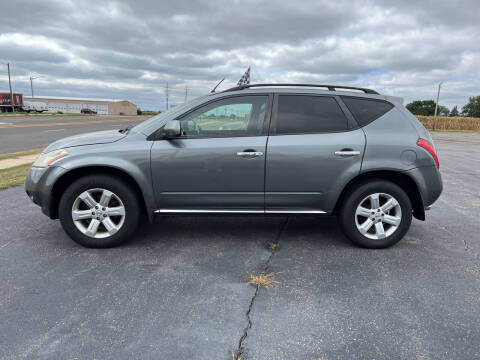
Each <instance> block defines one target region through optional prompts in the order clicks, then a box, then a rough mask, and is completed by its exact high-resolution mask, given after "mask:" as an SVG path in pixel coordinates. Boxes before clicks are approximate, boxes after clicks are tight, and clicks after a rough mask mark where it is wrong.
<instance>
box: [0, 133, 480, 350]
mask: <svg viewBox="0 0 480 360" xmlns="http://www.w3.org/2000/svg"><path fill="white" fill-rule="evenodd" d="M435 137H436V144H437V148H438V151H439V157H440V164H441V170H442V175H443V179H444V185H445V190H444V193H443V195H442V197H441V198H440V199H439V201H438V202H437V203H436V204H435V206H434V207H433V208H432V210H431V211H429V213H428V214H427V221H426V222H421V221H417V220H414V221H413V224H412V227H411V230H410V231H409V233H408V234H407V236H406V237H405V238H404V239H403V241H401V242H400V243H399V244H397V245H396V246H394V247H392V248H389V249H385V250H365V249H359V248H356V247H353V246H352V245H350V243H349V242H348V241H347V240H346V239H345V238H344V237H343V235H342V234H341V233H340V231H339V229H338V228H337V224H336V220H335V218H330V217H326V218H321V219H314V218H289V219H288V221H287V219H286V218H263V217H262V218H246V217H245V218H244V217H231V218H216V217H198V218H193V217H184V218H161V219H159V220H158V221H157V223H156V224H153V225H149V224H147V223H145V224H144V225H143V226H142V227H141V228H140V230H139V233H138V235H137V236H136V237H135V238H134V239H132V241H131V242H130V243H129V244H128V245H125V246H123V247H120V248H116V249H106V250H93V249H85V248H82V247H80V246H77V245H76V244H75V243H73V242H72V241H71V240H69V239H68V238H67V236H66V235H65V234H64V233H63V231H62V229H61V227H60V224H59V222H58V221H51V220H49V219H47V218H46V217H45V216H44V215H42V214H41V213H40V209H39V208H38V207H37V206H36V205H34V204H32V203H31V202H30V201H29V199H28V198H27V197H26V195H25V194H24V192H23V189H22V188H14V189H10V190H6V191H0V203H1V204H2V206H1V207H0V359H21V358H28V359H60V358H62V359H67V358H68V359H84V358H89V359H94V358H96V359H132V358H135V359H231V358H232V355H231V353H232V351H234V350H235V349H237V348H238V344H239V341H240V339H241V338H242V336H243V335H244V334H245V328H246V327H247V324H248V319H250V321H251V327H250V328H249V329H248V331H247V332H246V338H245V339H244V341H243V343H242V344H243V346H244V353H243V358H244V359H478V358H480V296H479V294H480V261H479V260H480V235H479V234H480V222H479V221H478V214H479V212H480V195H479V192H478V188H479V184H480V135H475V134H460V135H457V134H440V135H436V136H435ZM270 241H278V243H279V248H278V249H277V251H276V252H275V253H273V254H272V253H271V252H270V250H268V249H267V248H266V246H265V243H268V242H270ZM265 270H266V271H267V272H270V271H271V272H274V273H275V279H276V281H278V283H276V284H275V285H274V286H273V287H271V288H268V289H265V288H260V289H259V291H258V292H257V293H256V291H255V287H253V286H252V285H249V284H248V283H247V279H248V275H249V274H255V273H259V272H261V271H265ZM249 309H250V312H249V315H248V318H247V315H246V313H247V311H248V310H249Z"/></svg>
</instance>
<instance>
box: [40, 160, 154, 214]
mask: <svg viewBox="0 0 480 360" xmlns="http://www.w3.org/2000/svg"><path fill="white" fill-rule="evenodd" d="M100 174H101V175H110V176H114V177H115V178H120V179H122V180H123V181H125V182H126V183H127V184H128V185H130V186H131V187H132V189H134V191H135V193H136V195H137V196H138V199H139V201H140V208H141V209H142V212H144V213H145V214H147V215H148V217H149V219H150V220H152V218H153V215H152V212H151V211H148V208H149V206H148V204H147V202H146V199H145V196H144V195H143V191H142V189H141V187H140V185H139V184H138V182H137V181H136V180H135V179H134V178H133V176H131V175H130V174H128V173H127V172H126V171H124V170H122V169H119V168H116V167H112V166H98V165H93V166H85V167H79V168H74V169H72V170H70V171H68V172H66V173H65V174H63V175H62V176H61V177H59V178H58V179H57V181H56V182H55V184H54V185H53V187H52V192H51V201H50V204H49V206H50V209H49V210H50V217H51V218H52V219H58V216H59V204H60V198H61V197H62V194H63V193H64V191H65V190H66V188H67V187H68V186H69V185H70V184H71V183H72V182H73V181H75V180H77V179H79V178H81V177H84V176H88V175H100Z"/></svg>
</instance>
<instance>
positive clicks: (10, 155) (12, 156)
mask: <svg viewBox="0 0 480 360" xmlns="http://www.w3.org/2000/svg"><path fill="white" fill-rule="evenodd" d="M41 152H42V149H30V150H25V151H19V152H14V153H7V154H0V160H6V159H17V158H19V157H20V156H25V155H34V154H40V153H41Z"/></svg>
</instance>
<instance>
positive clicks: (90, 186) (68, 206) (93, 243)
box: [59, 175, 140, 248]
mask: <svg viewBox="0 0 480 360" xmlns="http://www.w3.org/2000/svg"><path fill="white" fill-rule="evenodd" d="M139 214H140V206H139V201H138V198H137V196H136V195H135V192H134V191H132V190H131V189H130V187H129V186H128V184H127V183H125V182H123V181H121V180H119V179H116V178H113V177H110V176H107V175H90V176H85V177H82V178H80V179H78V180H77V181H75V182H74V183H73V184H72V185H70V186H69V187H68V188H67V189H66V190H65V192H64V193H63V195H62V198H61V199H60V206H59V215H60V222H61V224H62V227H63V229H64V230H65V232H66V233H67V234H68V235H69V236H70V237H71V238H72V239H73V240H74V241H75V242H77V243H78V244H80V245H83V246H86V247H93V248H107V247H113V246H117V245H120V244H121V243H123V242H125V241H127V240H129V239H130V237H131V236H132V235H133V233H134V232H135V229H136V228H137V224H138V221H139Z"/></svg>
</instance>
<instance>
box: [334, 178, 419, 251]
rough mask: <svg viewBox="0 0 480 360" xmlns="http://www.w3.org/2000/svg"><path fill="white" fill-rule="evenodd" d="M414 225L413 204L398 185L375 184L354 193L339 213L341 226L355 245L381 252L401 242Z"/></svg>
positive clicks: (359, 187) (370, 183) (360, 187)
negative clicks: (412, 223)
mask: <svg viewBox="0 0 480 360" xmlns="http://www.w3.org/2000/svg"><path fill="white" fill-rule="evenodd" d="M411 222H412V204H411V202H410V199H409V197H408V195H407V194H406V193H405V191H404V190H403V189H402V188H400V187H399V186H398V185H396V184H394V183H391V182H389V181H385V180H373V181H369V182H365V183H362V184H359V185H358V186H356V187H355V188H353V189H351V190H350V191H349V192H348V193H347V195H346V197H345V200H344V202H343V205H342V208H341V210H340V224H341V227H342V230H343V232H344V233H345V235H346V236H347V237H348V238H349V239H350V240H351V241H352V242H354V243H355V244H357V245H359V246H362V247H366V248H371V249H379V248H385V247H388V246H391V245H393V244H396V243H397V242H399V241H400V240H401V239H402V238H403V237H404V236H405V234H406V233H407V231H408V229H409V228H410V224H411Z"/></svg>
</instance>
